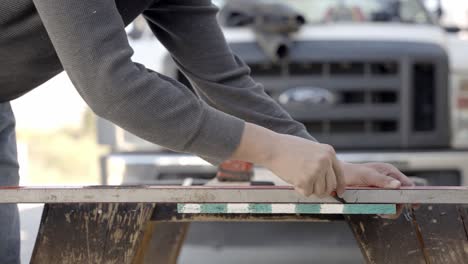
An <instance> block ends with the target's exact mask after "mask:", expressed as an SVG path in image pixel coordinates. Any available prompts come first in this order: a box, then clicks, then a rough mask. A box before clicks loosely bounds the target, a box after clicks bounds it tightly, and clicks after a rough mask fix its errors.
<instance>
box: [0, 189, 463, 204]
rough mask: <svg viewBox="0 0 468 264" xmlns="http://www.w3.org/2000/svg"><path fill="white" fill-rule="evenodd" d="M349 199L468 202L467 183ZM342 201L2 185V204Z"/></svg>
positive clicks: (292, 194) (349, 196) (242, 192)
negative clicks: (6, 186)
mask: <svg viewBox="0 0 468 264" xmlns="http://www.w3.org/2000/svg"><path fill="white" fill-rule="evenodd" d="M344 199H345V201H346V202H348V203H358V204H362V203H377V204H383V203H392V204H394V203H397V204H398V203H401V204H405V203H420V204H424V203H428V204H467V203H468V187H438V188H434V187H431V188H427V187H424V188H402V189H398V190H394V189H393V190H389V189H374V188H349V189H347V191H346V192H345V194H344ZM125 202H130V203H134V202H144V203H145V202H146V203H320V204H322V203H339V202H338V201H336V200H335V199H334V198H332V197H325V198H319V197H315V196H311V197H303V196H301V195H300V194H298V193H297V192H296V191H294V190H293V189H292V188H291V187H287V186H286V187H278V186H265V187H261V186H251V187H220V186H215V187H199V186H197V187H179V186H90V187H17V188H14V187H11V188H0V203H125Z"/></svg>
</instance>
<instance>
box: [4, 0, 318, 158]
mask: <svg viewBox="0 0 468 264" xmlns="http://www.w3.org/2000/svg"><path fill="white" fill-rule="evenodd" d="M141 13H143V14H144V16H145V17H146V19H147V21H148V23H149V25H150V27H151V29H152V30H153V32H154V33H155V35H156V36H157V38H158V39H159V40H160V41H161V43H162V44H163V45H164V46H165V47H166V48H167V49H168V50H169V52H170V53H171V55H172V56H173V58H174V60H175V61H176V63H177V65H178V67H179V68H180V69H181V70H182V71H183V72H184V74H186V75H187V77H188V78H189V79H190V80H191V82H192V83H193V85H194V87H195V89H196V91H197V93H198V94H199V95H200V97H202V98H203V100H202V99H200V97H198V96H196V95H194V94H193V93H191V92H190V91H189V89H188V88H187V87H185V86H184V85H182V84H181V83H179V82H177V81H175V80H172V79H170V78H168V77H166V76H163V75H161V74H159V73H156V72H153V71H151V70H148V69H146V68H145V67H144V66H143V65H141V64H138V63H135V62H132V60H131V56H132V54H133V50H132V48H131V47H130V46H129V44H128V41H127V36H126V33H125V30H124V27H125V25H126V24H128V23H130V22H131V21H132V20H133V19H134V18H135V17H136V16H138V15H139V14H141ZM216 13H217V8H216V7H215V6H213V5H212V4H211V1H210V0H86V1H77V0H2V1H0V101H8V100H12V99H14V98H17V97H18V96H20V95H22V94H24V93H26V92H27V91H29V90H31V89H33V88H35V87H36V86H38V85H40V84H41V83H43V82H45V81H46V80H48V79H50V78H51V77H53V76H54V75H56V74H58V73H59V72H61V71H62V70H63V69H64V70H65V71H66V72H67V74H68V75H69V77H70V79H71V80H72V82H73V84H74V86H75V87H76V89H77V90H78V92H79V93H80V95H81V96H82V97H83V99H84V100H85V101H86V102H87V103H88V104H89V106H90V107H91V109H92V110H93V111H94V112H95V113H96V114H98V115H100V116H101V117H103V118H105V119H108V120H110V121H112V122H114V123H115V124H117V125H119V126H121V127H122V128H124V129H126V130H128V131H129V132H131V133H133V134H135V135H137V136H139V137H141V138H144V139H146V140H148V141H150V142H153V143H156V144H159V145H162V146H164V147H167V148H169V149H172V150H175V151H181V152H191V153H194V154H198V155H200V156H203V157H205V158H207V159H208V160H210V161H213V162H220V161H222V160H224V159H227V158H229V156H230V155H231V154H232V153H233V151H234V150H235V149H236V148H237V146H238V144H239V142H240V138H241V135H242V131H243V127H244V120H245V121H249V122H252V123H256V124H259V125H261V126H264V127H267V128H269V129H272V130H274V131H276V132H279V133H285V134H293V135H297V136H300V137H304V138H308V139H311V140H313V138H312V137H311V136H310V135H309V134H308V133H307V132H306V130H305V128H304V126H303V125H302V124H300V123H298V122H296V121H294V120H292V118H291V117H290V116H289V115H288V114H287V113H286V112H285V111H284V110H283V109H281V107H280V106H279V105H278V104H276V103H275V102H274V101H273V100H272V99H271V98H269V97H268V96H267V95H266V94H265V92H264V90H263V87H262V85H260V84H258V83H256V82H254V81H253V80H252V78H251V77H250V76H249V71H250V70H249V68H248V67H247V66H246V65H245V64H244V63H243V62H242V61H241V60H240V59H239V58H238V57H236V56H235V55H233V54H232V52H231V50H230V49H229V48H228V46H227V44H226V41H225V39H224V36H223V34H222V32H221V30H220V28H219V25H218V23H217V20H216ZM155 48H156V47H155ZM149 56H150V54H149Z"/></svg>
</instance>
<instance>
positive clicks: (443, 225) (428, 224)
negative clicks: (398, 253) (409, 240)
mask: <svg viewBox="0 0 468 264" xmlns="http://www.w3.org/2000/svg"><path fill="white" fill-rule="evenodd" d="M466 210H467V208H466V207H462V206H443V205H424V206H422V207H421V208H420V209H419V210H417V211H415V212H414V214H413V217H414V218H415V221H414V224H415V225H416V223H417V225H418V228H419V230H420V232H421V237H422V239H423V241H421V243H422V244H423V246H424V251H425V253H426V256H427V259H428V261H427V262H428V263H468V234H467V230H466V229H465V225H464V219H463V217H462V214H461V211H465V212H466Z"/></svg>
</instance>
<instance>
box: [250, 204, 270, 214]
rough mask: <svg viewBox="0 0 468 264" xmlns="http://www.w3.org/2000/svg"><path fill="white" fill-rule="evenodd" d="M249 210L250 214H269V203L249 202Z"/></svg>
mask: <svg viewBox="0 0 468 264" xmlns="http://www.w3.org/2000/svg"><path fill="white" fill-rule="evenodd" d="M249 212H251V213H252V214H271V212H272V210H271V204H249Z"/></svg>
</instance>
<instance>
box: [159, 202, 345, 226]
mask: <svg viewBox="0 0 468 264" xmlns="http://www.w3.org/2000/svg"><path fill="white" fill-rule="evenodd" d="M151 220H152V221H156V222H331V221H342V220H344V218H343V215H338V214H333V215H329V214H327V215H310V214H302V215H298V214H183V213H178V212H177V204H173V203H168V204H158V206H157V207H156V209H155V210H154V214H153V216H152V217H151Z"/></svg>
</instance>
